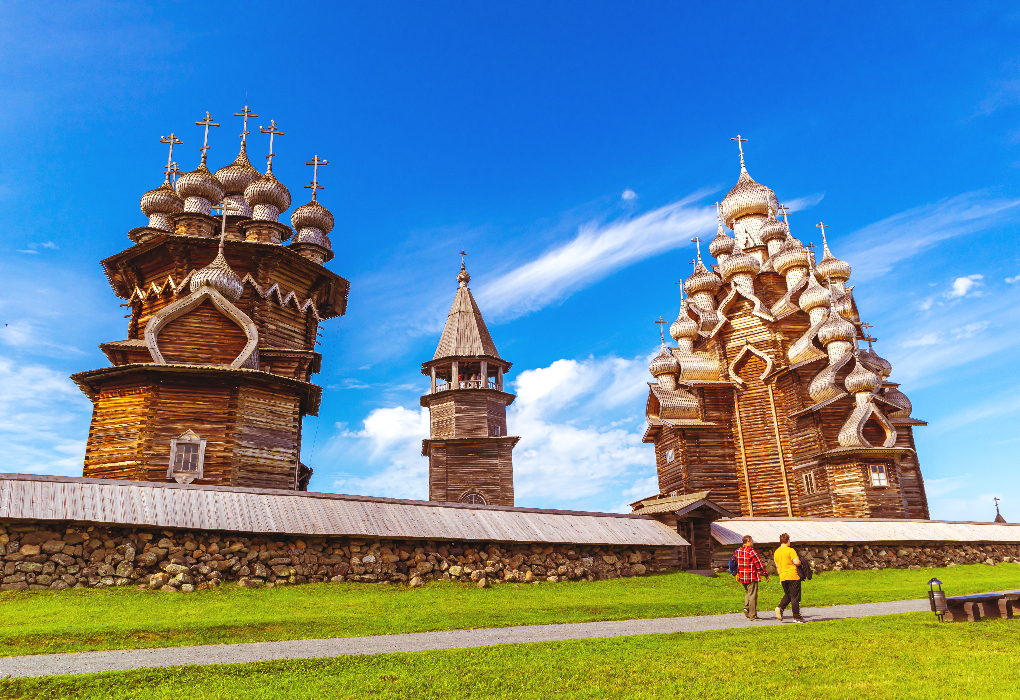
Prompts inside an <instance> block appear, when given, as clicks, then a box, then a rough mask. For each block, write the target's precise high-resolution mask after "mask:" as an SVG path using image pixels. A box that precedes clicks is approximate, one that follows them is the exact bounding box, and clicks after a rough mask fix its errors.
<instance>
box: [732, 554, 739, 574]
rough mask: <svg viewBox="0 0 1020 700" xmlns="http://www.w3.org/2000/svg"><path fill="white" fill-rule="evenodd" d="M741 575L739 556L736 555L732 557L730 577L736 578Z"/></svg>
mask: <svg viewBox="0 0 1020 700" xmlns="http://www.w3.org/2000/svg"><path fill="white" fill-rule="evenodd" d="M739 573H740V565H739V564H737V555H736V554H734V555H733V556H731V557H730V576H736V575H737V574H739Z"/></svg>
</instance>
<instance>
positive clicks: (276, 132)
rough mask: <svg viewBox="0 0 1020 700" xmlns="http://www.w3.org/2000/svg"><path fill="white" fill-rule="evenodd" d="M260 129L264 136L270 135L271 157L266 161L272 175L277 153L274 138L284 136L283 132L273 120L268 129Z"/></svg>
mask: <svg viewBox="0 0 1020 700" xmlns="http://www.w3.org/2000/svg"><path fill="white" fill-rule="evenodd" d="M259 129H260V130H261V131H262V133H263V134H269V155H268V156H266V160H268V161H269V165H268V166H267V168H266V172H267V173H271V172H273V156H275V155H276V154H275V153H273V137H274V136H283V132H282V131H280V127H278V126H277V125H276V122H275V121H273V120H272V119H270V120H269V128H268V129H267V128H266V127H264V126H261V127H259ZM313 192H314V190H313Z"/></svg>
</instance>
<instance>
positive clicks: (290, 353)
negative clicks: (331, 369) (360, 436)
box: [73, 171, 349, 490]
mask: <svg viewBox="0 0 1020 700" xmlns="http://www.w3.org/2000/svg"><path fill="white" fill-rule="evenodd" d="M196 172H198V171H196ZM202 177H209V176H208V175H203V176H202ZM161 196H163V197H164V198H165V197H166V195H165V193H164V194H162V195H161ZM161 201H163V200H161ZM144 206H145V205H143V208H144ZM309 206H312V205H311V204H310V205H306V206H305V207H300V208H299V209H306V208H307V207H309ZM314 207H318V208H319V209H321V205H318V204H315V205H314ZM297 214H298V213H297V212H296V213H295V217H297ZM168 216H169V217H170V218H171V219H172V220H173V228H174V231H172V232H169V231H164V230H159V229H152V228H148V227H140V228H138V229H134V230H132V231H131V232H130V233H129V237H130V238H131V240H132V241H134V242H135V243H136V244H135V245H134V246H132V247H130V248H128V249H126V250H124V251H122V252H120V253H118V254H116V255H114V256H111V257H110V258H107V259H106V260H104V261H103V262H102V265H103V268H104V270H105V271H106V274H107V277H108V278H109V280H110V283H111V286H112V287H113V290H114V292H115V293H116V294H117V295H118V296H120V297H121V298H122V299H125V300H127V303H126V304H125V306H127V307H129V308H130V311H131V313H130V320H129V322H128V325H127V328H126V339H125V340H121V341H112V342H108V343H104V344H103V345H102V349H103V351H104V353H105V354H106V355H107V357H108V358H109V359H110V361H111V363H112V364H113V365H114V366H113V367H112V368H107V369H101V370H90V371H86V372H80V373H78V374H76V375H74V377H73V379H74V380H75V381H76V382H77V383H78V385H79V386H80V387H81V389H82V390H83V391H84V392H85V393H86V395H88V396H89V397H90V398H91V399H92V401H93V405H94V409H93V418H92V425H91V427H90V432H89V439H88V444H87V446H86V458H85V466H84V472H83V473H84V474H85V476H91V477H99V478H112V479H130V480H150V481H157V482H159V481H166V480H167V479H168V475H167V473H168V469H169V468H170V454H171V441H172V440H175V439H178V438H182V437H184V436H185V433H187V431H191V433H193V434H194V435H195V436H197V437H198V439H199V440H202V441H204V442H203V448H202V449H203V452H202V456H203V460H202V464H201V476H202V478H201V479H196V481H195V483H198V484H215V485H223V486H247V487H259V488H274V489H287V490H293V489H303V488H306V487H307V483H308V478H307V477H308V476H309V475H310V470H308V469H307V467H304V465H301V463H300V450H301V428H302V421H303V417H304V415H306V414H313V415H314V414H316V413H317V411H318V404H319V399H320V396H321V389H320V388H319V387H317V386H315V385H314V384H312V383H311V377H312V375H313V374H315V373H317V372H318V371H319V370H320V368H321V355H319V353H318V352H316V345H317V343H318V335H319V324H320V322H322V321H325V320H328V319H331V318H335V317H337V316H342V315H343V314H344V313H346V305H347V296H348V290H349V284H348V282H347V280H345V279H343V278H342V277H339V276H338V275H336V274H334V273H333V272H331V271H329V270H327V269H326V268H324V267H323V266H322V265H321V264H320V262H321V260H322V259H324V258H329V257H332V254H331V253H329V250H328V246H329V243H328V240H327V241H326V243H325V244H324V245H325V246H326V248H322V246H320V248H322V249H321V250H318V251H310V252H309V250H306V249H307V247H308V244H306V248H300V247H299V248H289V247H287V246H284V245H281V244H279V242H278V241H279V240H280V239H282V240H286V239H287V238H289V237H290V236H291V234H292V232H291V231H290V229H289V228H288V227H287V226H286V225H284V224H283V223H282V222H276V221H266V222H254V221H253V220H251V219H249V218H248V217H244V216H237V215H232V216H229V217H227V222H226V223H227V226H226V236H225V240H224V241H222V242H221V241H220V240H219V235H218V234H219V230H220V228H219V227H220V220H219V219H216V218H213V217H210V216H207V215H204V214H197V213H184V214H180V213H169V214H168ZM321 216H322V214H321V212H320V218H321ZM294 221H295V222H296V223H295V225H300V224H299V223H297V222H298V218H295V219H294ZM263 229H265V231H263ZM246 232H247V233H246ZM326 233H327V234H328V231H327V232H326ZM248 234H252V235H248ZM263 234H265V235H263ZM246 236H247V237H248V238H253V239H257V240H245V238H246ZM318 240H322V239H321V238H320V239H318ZM267 241H276V242H267ZM312 247H314V246H312ZM219 255H222V258H220V257H218V256H219ZM217 261H219V262H217ZM203 275H204V276H203ZM193 285H197V287H196V289H192V286H193ZM209 289H212V290H214V291H217V292H219V294H220V297H219V299H220V300H221V301H217V302H216V304H217V305H214V304H213V302H212V297H211V296H210V294H211V293H210V292H209V291H208V290H209ZM203 295H204V296H205V299H204V300H203ZM182 300H187V303H188V304H190V306H187V305H185V306H183V309H184V310H183V311H180V312H178V313H180V315H176V316H170V317H167V314H168V313H170V311H168V307H169V306H170V305H172V304H176V303H177V302H181V301H182ZM224 300H225V301H224ZM224 304H227V306H224ZM231 307H232V310H231ZM175 308H181V307H180V306H178V307H175ZM225 309H226V310H225ZM154 318H159V319H162V320H161V321H160V323H159V324H158V325H157V326H154V327H158V332H156V333H153V334H152V335H151V337H148V338H147V337H146V328H147V327H148V326H149V324H150V322H151V321H153V319H154ZM246 320H247V321H250V323H247V325H244V322H246ZM252 329H254V330H252ZM251 341H254V344H255V349H254V351H253V352H251V354H250V355H249V354H248V348H250V347H251V345H250V342H251ZM147 343H154V344H155V345H154V347H158V353H157V352H156V351H155V350H152V351H150V348H149V346H148V345H147ZM242 351H243V354H244V357H246V358H247V359H245V360H244V361H243V364H242ZM237 366H239V367H241V368H243V369H235V368H234V367H237ZM111 370H112V371H111Z"/></svg>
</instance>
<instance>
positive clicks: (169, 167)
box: [159, 131, 184, 177]
mask: <svg viewBox="0 0 1020 700" xmlns="http://www.w3.org/2000/svg"><path fill="white" fill-rule="evenodd" d="M159 142H160V143H168V144H170V155H168V156H167V158H166V175H167V177H170V173H171V172H177V169H176V168H175V167H174V165H175V163H174V146H180V145H181V144H182V143H184V142H183V141H181V140H180V139H179V138H177V134H175V133H173V132H172V131H171V132H170V135H169V136H160V137H159Z"/></svg>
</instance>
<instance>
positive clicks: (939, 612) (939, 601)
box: [928, 578, 949, 622]
mask: <svg viewBox="0 0 1020 700" xmlns="http://www.w3.org/2000/svg"><path fill="white" fill-rule="evenodd" d="M935 586H938V587H939V588H938V590H935ZM928 589H929V590H928V600H929V602H931V611H932V612H933V613H935V617H937V618H938V620H939V622H944V620H943V619H942V618H943V617H945V614H946V613H947V612H948V611H949V606H948V605H947V604H946V594H945V592H944V591H943V590H942V582H941V581H939V580H938V579H937V578H933V579H932V580H931V581H929V582H928Z"/></svg>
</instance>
